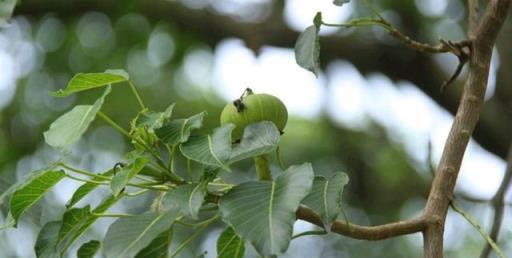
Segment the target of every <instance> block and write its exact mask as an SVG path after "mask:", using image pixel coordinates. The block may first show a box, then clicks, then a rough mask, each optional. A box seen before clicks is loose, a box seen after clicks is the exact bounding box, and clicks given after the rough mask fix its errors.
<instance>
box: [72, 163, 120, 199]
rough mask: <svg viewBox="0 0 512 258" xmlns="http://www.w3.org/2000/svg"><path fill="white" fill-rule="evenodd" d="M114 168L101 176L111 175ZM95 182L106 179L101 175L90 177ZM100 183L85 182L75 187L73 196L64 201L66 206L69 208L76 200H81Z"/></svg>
mask: <svg viewBox="0 0 512 258" xmlns="http://www.w3.org/2000/svg"><path fill="white" fill-rule="evenodd" d="M113 172H114V170H113V169H111V170H108V171H107V172H105V173H102V174H101V176H111V175H112V174H113ZM92 179H93V180H94V181H96V182H101V181H106V180H105V179H103V178H102V177H93V178H92ZM99 185H100V184H98V183H93V182H87V183H84V184H82V185H81V186H80V187H78V188H77V189H76V191H75V192H74V193H73V196H71V199H69V201H68V202H67V203H66V208H71V207H73V205H75V204H76V203H77V202H78V201H80V200H82V198H84V197H85V196H86V195H87V194H89V193H90V192H91V191H92V190H94V189H96V187H98V186H99Z"/></svg>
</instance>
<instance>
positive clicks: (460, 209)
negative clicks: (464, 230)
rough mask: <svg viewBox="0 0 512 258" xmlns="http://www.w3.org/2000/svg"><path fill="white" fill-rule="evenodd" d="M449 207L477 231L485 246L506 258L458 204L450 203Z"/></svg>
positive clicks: (501, 257) (453, 201)
mask: <svg viewBox="0 0 512 258" xmlns="http://www.w3.org/2000/svg"><path fill="white" fill-rule="evenodd" d="M450 206H451V207H452V208H453V210H454V211H456V212H457V213H459V214H460V215H462V216H463V217H464V218H465V219H466V220H467V221H468V222H469V224H471V226H473V227H474V228H475V229H476V230H478V233H480V235H481V236H482V237H483V238H484V239H485V240H486V241H487V244H489V245H490V246H491V247H492V249H493V250H494V251H495V252H496V254H497V255H498V257H500V258H506V257H505V255H504V254H503V251H501V249H500V248H499V247H498V245H497V244H496V242H494V240H493V239H492V238H491V237H490V236H489V235H487V233H486V232H485V230H484V229H483V228H482V226H480V224H478V222H477V221H476V219H475V218H473V217H472V216H471V215H470V214H469V213H468V212H467V211H466V210H464V209H463V208H462V207H461V206H460V205H459V204H458V203H456V202H455V200H452V201H451V202H450Z"/></svg>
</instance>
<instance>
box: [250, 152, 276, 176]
mask: <svg viewBox="0 0 512 258" xmlns="http://www.w3.org/2000/svg"><path fill="white" fill-rule="evenodd" d="M254 163H255V165H256V174H257V175H258V179H259V180H260V181H272V173H271V172H270V167H269V165H268V158H267V155H260V156H256V157H254Z"/></svg>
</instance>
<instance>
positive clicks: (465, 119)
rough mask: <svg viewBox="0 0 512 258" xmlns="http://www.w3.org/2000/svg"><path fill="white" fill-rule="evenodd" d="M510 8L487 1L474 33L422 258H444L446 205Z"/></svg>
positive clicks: (502, 0)
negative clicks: (467, 67) (467, 68)
mask: <svg viewBox="0 0 512 258" xmlns="http://www.w3.org/2000/svg"><path fill="white" fill-rule="evenodd" d="M509 5H510V0H494V1H489V3H488V6H487V10H486V12H485V14H484V17H483V19H482V21H481V23H480V24H479V26H478V28H477V31H476V33H475V35H476V37H475V39H474V40H473V44H472V51H471V56H470V60H469V61H470V62H469V76H468V79H467V80H466V84H465V85H464V91H463V94H462V100H461V103H460V105H459V108H458V110H457V114H456V115H455V118H454V121H453V124H452V128H451V130H450V133H449V135H448V139H447V140H446V144H445V148H444V150H443V155H442V157H441V161H440V164H439V166H438V169H437V172H436V175H435V177H434V181H433V183H432V188H431V190H430V194H429V198H428V200H427V204H426V207H425V210H424V216H425V217H426V218H429V222H430V223H429V224H428V226H427V228H426V230H425V231H424V234H423V235H424V257H425V258H442V257H443V233H444V223H445V220H446V214H447V210H448V205H449V203H450V200H451V199H452V195H453V189H454V187H455V183H456V181H457V175H458V172H459V169H460V166H461V163H462V159H463V157H464V152H465V149H466V146H467V144H468V142H469V139H470V137H471V134H472V133H473V130H474V129H475V125H476V123H477V121H478V118H479V115H480V112H481V109H482V104H483V100H484V95H485V89H486V86H487V79H488V75H489V66H490V61H491V55H492V48H493V46H494V42H495V41H496V37H497V35H498V31H499V29H500V28H501V25H502V24H503V21H504V20H505V17H506V15H507V12H508V8H509Z"/></svg>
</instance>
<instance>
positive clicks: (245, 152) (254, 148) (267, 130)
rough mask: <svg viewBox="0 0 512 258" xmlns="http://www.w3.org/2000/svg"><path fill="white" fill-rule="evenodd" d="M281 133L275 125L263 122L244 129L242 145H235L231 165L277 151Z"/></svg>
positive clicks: (230, 159) (230, 160)
mask: <svg viewBox="0 0 512 258" xmlns="http://www.w3.org/2000/svg"><path fill="white" fill-rule="evenodd" d="M279 136H280V133H279V130H278V129H277V127H276V126H275V124H274V123H272V122H269V121H263V122H259V123H254V124H250V125H248V126H247V127H245V129H244V134H243V137H242V140H241V141H240V143H238V144H235V145H233V149H232V152H231V156H230V158H229V163H233V162H236V161H239V160H243V159H246V158H250V157H255V156H259V155H262V154H266V153H269V152H272V151H275V149H276V148H277V146H278V144H279V138H280V137H279Z"/></svg>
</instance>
